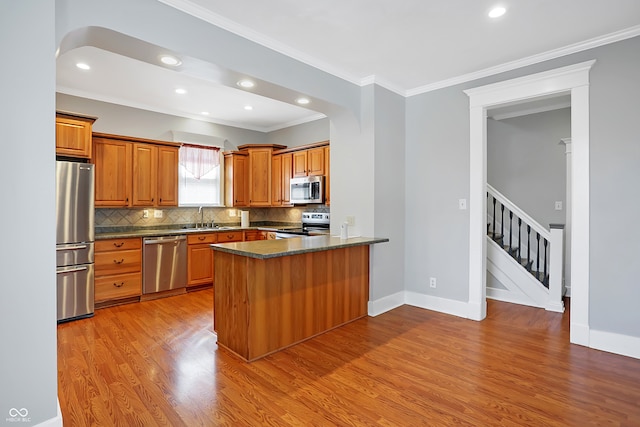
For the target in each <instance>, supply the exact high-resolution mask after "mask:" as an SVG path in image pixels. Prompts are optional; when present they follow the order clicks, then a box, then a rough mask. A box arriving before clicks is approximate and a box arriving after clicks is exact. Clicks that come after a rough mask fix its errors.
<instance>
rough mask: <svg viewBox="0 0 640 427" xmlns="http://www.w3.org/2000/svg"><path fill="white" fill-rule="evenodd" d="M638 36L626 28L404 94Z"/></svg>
mask: <svg viewBox="0 0 640 427" xmlns="http://www.w3.org/2000/svg"><path fill="white" fill-rule="evenodd" d="M638 35H640V25H636V26H634V27H630V28H626V29H624V30H620V31H616V32H613V33H610V34H606V35H604V36H600V37H595V38H592V39H589V40H585V41H582V42H579V43H574V44H571V45H569V46H565V47H561V48H558V49H554V50H550V51H547V52H544V53H541V54H537V55H532V56H528V57H526V58H522V59H518V60H516V61H511V62H507V63H505V64H501V65H497V66H495V67H489V68H485V69H484V70H479V71H474V72H473V73H469V74H464V75H462V76H458V77H453V78H451V79H446V80H441V81H439V82H436V83H431V84H428V85H425V86H420V87H417V88H415V89H410V90H408V91H407V92H406V96H407V97H410V96H414V95H420V94H422V93H426V92H431V91H434V90H437V89H443V88H445V87H449V86H455V85H457V84H461V83H466V82H470V81H473V80H477V79H481V78H483V77H489V76H492V75H494V74H499V73H504V72H506V71H511V70H515V69H517V68H522V67H526V66H528V65H533V64H538V63H540V62H544V61H548V60H550V59H555V58H560V57H562V56H566V55H570V54H572V53H577V52H582V51H584V50H588V49H593V48H596V47H599V46H604V45H607V44H610V43H615V42H618V41H622V40H626V39H630V38H632V37H636V36H638Z"/></svg>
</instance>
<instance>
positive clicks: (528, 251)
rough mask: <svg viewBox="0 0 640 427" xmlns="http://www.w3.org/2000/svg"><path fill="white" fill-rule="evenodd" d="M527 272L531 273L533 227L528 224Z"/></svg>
mask: <svg viewBox="0 0 640 427" xmlns="http://www.w3.org/2000/svg"><path fill="white" fill-rule="evenodd" d="M527 271H529V272H531V226H530V225H529V224H527Z"/></svg>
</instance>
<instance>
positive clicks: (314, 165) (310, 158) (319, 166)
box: [293, 147, 324, 177]
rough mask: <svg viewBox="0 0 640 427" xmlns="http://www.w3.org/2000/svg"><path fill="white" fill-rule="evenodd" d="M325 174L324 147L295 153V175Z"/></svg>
mask: <svg viewBox="0 0 640 427" xmlns="http://www.w3.org/2000/svg"><path fill="white" fill-rule="evenodd" d="M318 175H324V147H318V148H310V149H308V150H301V151H296V152H294V153H293V176H294V177H301V176H318Z"/></svg>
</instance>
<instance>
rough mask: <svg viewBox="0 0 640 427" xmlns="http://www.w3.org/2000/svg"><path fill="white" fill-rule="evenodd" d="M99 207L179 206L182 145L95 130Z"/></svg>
mask: <svg viewBox="0 0 640 427" xmlns="http://www.w3.org/2000/svg"><path fill="white" fill-rule="evenodd" d="M93 146H94V163H95V165H96V166H95V170H96V172H95V173H96V184H95V192H96V194H95V200H96V207H130V206H139V207H147V206H149V207H154V206H155V207H158V206H178V148H179V147H178V144H176V143H171V142H163V141H153V140H147V139H142V138H133V137H127V136H120V135H108V134H98V133H94V136H93Z"/></svg>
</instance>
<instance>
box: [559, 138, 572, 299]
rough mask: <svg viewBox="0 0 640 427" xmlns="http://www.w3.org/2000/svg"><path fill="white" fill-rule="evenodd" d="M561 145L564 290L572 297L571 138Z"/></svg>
mask: <svg viewBox="0 0 640 427" xmlns="http://www.w3.org/2000/svg"><path fill="white" fill-rule="evenodd" d="M560 144H564V148H565V151H564V154H565V157H566V162H567V171H566V174H567V189H566V196H565V198H566V200H565V206H564V207H565V226H564V289H565V295H566V296H568V297H570V296H571V209H572V205H573V203H572V201H571V191H572V188H571V187H572V184H573V183H572V182H571V168H572V166H571V165H572V162H573V159H572V154H571V153H572V149H573V147H572V146H571V138H562V139H561V140H560Z"/></svg>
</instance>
